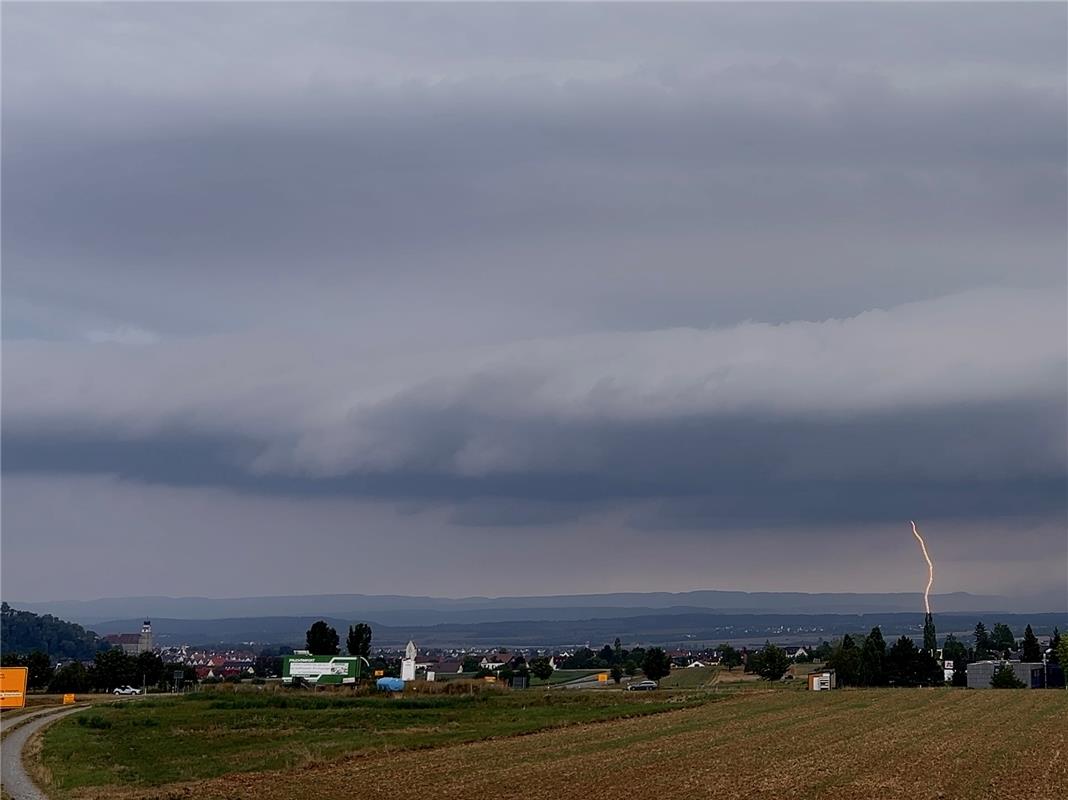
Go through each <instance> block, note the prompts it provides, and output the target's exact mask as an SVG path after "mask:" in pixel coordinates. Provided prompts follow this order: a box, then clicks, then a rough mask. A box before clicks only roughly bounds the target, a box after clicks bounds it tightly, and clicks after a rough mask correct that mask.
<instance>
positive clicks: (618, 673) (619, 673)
mask: <svg viewBox="0 0 1068 800" xmlns="http://www.w3.org/2000/svg"><path fill="white" fill-rule="evenodd" d="M608 674H609V675H610V676H611V677H612V680H613V681H615V682H616V683H619V682H620V681H621V680H623V667H622V666H620V665H619V664H613V665H612V669H611V670H609V672H608Z"/></svg>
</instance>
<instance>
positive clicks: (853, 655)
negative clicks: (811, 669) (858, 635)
mask: <svg viewBox="0 0 1068 800" xmlns="http://www.w3.org/2000/svg"><path fill="white" fill-rule="evenodd" d="M827 666H829V667H830V668H831V669H833V670H834V672H835V680H836V682H837V683H838V684H839V685H840V686H856V685H857V684H858V683H859V681H860V649H859V648H858V647H857V645H856V642H854V641H853V637H852V636H850V635H849V634H848V633H847V634H846V635H845V636H843V637H842V641H840V642H836V643H835V645H834V647H833V649H832V650H831V655H830V657H829V658H828V659H827Z"/></svg>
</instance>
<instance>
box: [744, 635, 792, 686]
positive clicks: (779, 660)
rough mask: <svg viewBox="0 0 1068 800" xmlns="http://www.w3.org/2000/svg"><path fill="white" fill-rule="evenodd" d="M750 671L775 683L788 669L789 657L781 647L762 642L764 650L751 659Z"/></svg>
mask: <svg viewBox="0 0 1068 800" xmlns="http://www.w3.org/2000/svg"><path fill="white" fill-rule="evenodd" d="M752 662H753V663H752V665H751V666H752V670H753V672H755V673H756V674H757V675H759V676H760V677H761V678H763V679H764V680H766V681H777V680H779V678H781V677H782V676H783V675H785V674H786V670H788V669H790V657H789V656H788V655H786V651H785V650H783V649H782V648H781V647H776V646H775V645H773V644H771V642H764V648H763V649H762V650H760V652H758V653H755V654H754V655H753V658H752Z"/></svg>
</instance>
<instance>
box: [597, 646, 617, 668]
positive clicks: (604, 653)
mask: <svg viewBox="0 0 1068 800" xmlns="http://www.w3.org/2000/svg"><path fill="white" fill-rule="evenodd" d="M615 657H616V651H615V650H613V649H612V645H610V644H606V645H605V646H604V647H602V648H601V652H600V653H598V654H597V658H599V659H600V660H601V661H602V662H603V664H601V665H600V666H608V665H609V664H611V663H612V662H613V661H614V660H615Z"/></svg>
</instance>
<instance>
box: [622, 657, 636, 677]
mask: <svg viewBox="0 0 1068 800" xmlns="http://www.w3.org/2000/svg"><path fill="white" fill-rule="evenodd" d="M623 672H625V673H626V674H627V675H628V676H629V677H631V678H633V677H634V676H635V675H637V674H638V665H637V664H636V663H635V662H634V660H633V659H630V658H628V659H627V660H626V661H624V662H623Z"/></svg>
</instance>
